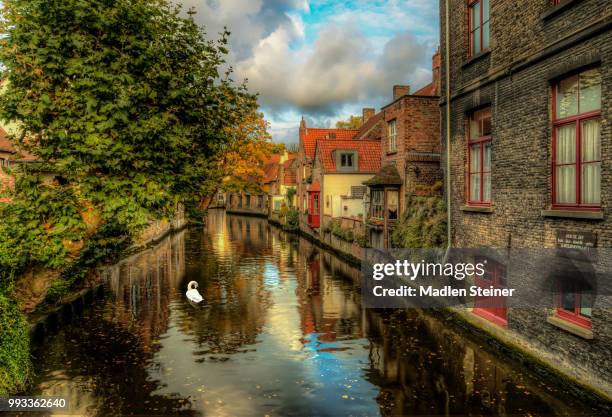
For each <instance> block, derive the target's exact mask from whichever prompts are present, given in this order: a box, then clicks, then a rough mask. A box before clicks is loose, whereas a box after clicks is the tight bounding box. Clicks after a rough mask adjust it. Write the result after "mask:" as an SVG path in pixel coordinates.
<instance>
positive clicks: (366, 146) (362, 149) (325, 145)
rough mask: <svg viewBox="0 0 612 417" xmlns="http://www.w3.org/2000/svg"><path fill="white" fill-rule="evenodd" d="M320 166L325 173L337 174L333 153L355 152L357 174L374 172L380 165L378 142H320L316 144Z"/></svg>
mask: <svg viewBox="0 0 612 417" xmlns="http://www.w3.org/2000/svg"><path fill="white" fill-rule="evenodd" d="M317 146H318V147H317V149H318V150H319V154H320V158H321V165H322V167H323V170H324V171H325V172H327V173H330V172H331V173H333V172H337V167H336V158H335V157H334V151H356V152H357V163H358V164H359V166H358V167H357V172H376V171H378V170H379V169H380V165H381V153H380V152H381V151H380V141H378V140H365V139H362V140H338V139H336V140H321V141H319V142H318V145H317Z"/></svg>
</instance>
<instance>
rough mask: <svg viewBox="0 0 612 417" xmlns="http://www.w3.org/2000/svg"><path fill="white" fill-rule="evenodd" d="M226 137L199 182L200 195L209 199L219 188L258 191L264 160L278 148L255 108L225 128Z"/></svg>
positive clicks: (265, 123)
mask: <svg viewBox="0 0 612 417" xmlns="http://www.w3.org/2000/svg"><path fill="white" fill-rule="evenodd" d="M226 136H227V138H228V141H227V142H224V143H223V144H222V145H221V146H220V149H218V152H217V158H216V159H215V160H214V161H213V162H212V163H211V165H210V173H209V175H208V178H207V180H206V181H205V182H204V183H203V184H202V195H204V196H206V197H208V201H209V202H210V201H212V200H211V199H212V197H214V195H215V194H216V193H217V192H218V191H222V192H223V191H248V192H253V193H256V192H260V191H261V184H262V183H263V182H264V178H265V172H264V166H265V163H266V162H267V160H268V158H269V157H270V155H271V154H272V153H275V151H277V148H278V145H275V144H273V143H272V137H271V136H270V134H269V133H268V123H267V122H266V121H265V119H264V116H263V114H262V113H260V112H257V111H253V112H252V113H250V114H248V115H247V116H246V117H244V118H243V119H242V120H241V121H240V122H239V123H238V124H237V125H236V126H231V127H228V128H227V132H226Z"/></svg>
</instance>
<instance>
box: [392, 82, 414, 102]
mask: <svg viewBox="0 0 612 417" xmlns="http://www.w3.org/2000/svg"><path fill="white" fill-rule="evenodd" d="M408 94H410V86H409V85H394V86H393V100H397V99H398V98H400V97H401V96H405V95H408Z"/></svg>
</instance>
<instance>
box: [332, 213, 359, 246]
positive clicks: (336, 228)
mask: <svg viewBox="0 0 612 417" xmlns="http://www.w3.org/2000/svg"><path fill="white" fill-rule="evenodd" d="M327 230H329V231H330V232H331V234H332V235H334V236H336V237H337V238H338V239H342V240H344V241H346V242H349V243H353V242H354V241H355V235H354V232H353V229H348V228H347V229H345V228H343V227H342V224H341V222H340V220H338V219H334V220H332V221H331V222H330V223H329V225H328V226H327Z"/></svg>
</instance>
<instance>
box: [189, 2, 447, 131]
mask: <svg viewBox="0 0 612 417" xmlns="http://www.w3.org/2000/svg"><path fill="white" fill-rule="evenodd" d="M181 3H183V4H184V5H185V6H186V7H194V8H195V10H196V11H197V14H196V20H198V21H199V22H200V23H201V24H203V25H204V26H205V28H206V30H207V32H208V33H209V34H211V36H214V35H215V34H216V33H218V32H220V31H221V30H222V28H223V27H224V26H227V27H228V29H229V30H230V31H231V32H232V35H231V38H230V43H231V47H232V48H231V51H232V52H231V55H230V57H229V61H230V64H231V65H232V66H233V68H234V70H235V75H234V79H235V80H237V81H242V80H243V79H248V86H249V89H250V90H251V91H252V92H257V93H259V95H260V98H259V101H260V104H261V106H262V109H263V111H264V113H265V115H266V118H267V120H268V121H269V122H270V124H271V133H272V135H273V137H274V140H275V141H277V142H297V128H298V125H299V121H300V119H301V116H302V115H303V116H304V117H305V118H306V120H307V123H308V125H309V126H319V127H327V126H333V125H334V124H335V122H336V121H337V120H339V119H346V118H347V117H348V116H349V115H351V114H361V109H362V108H363V107H376V108H377V109H378V108H380V107H381V106H382V105H384V104H386V103H387V102H389V101H390V99H391V95H392V86H393V85H394V84H409V85H410V86H411V87H412V89H413V91H414V90H416V89H418V88H420V87H422V86H423V85H425V84H427V83H429V82H430V80H431V56H432V55H433V53H434V52H435V49H436V48H437V46H438V37H439V18H438V10H439V9H438V0H371V1H365V0H353V1H344V2H343V1H330V0H182V1H181Z"/></svg>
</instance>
